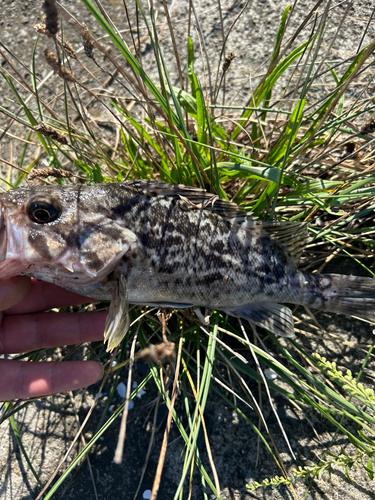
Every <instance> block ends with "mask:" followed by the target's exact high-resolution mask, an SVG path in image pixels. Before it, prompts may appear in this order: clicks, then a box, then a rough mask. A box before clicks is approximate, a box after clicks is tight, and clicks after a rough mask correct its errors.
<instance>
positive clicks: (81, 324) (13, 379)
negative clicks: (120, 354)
mask: <svg viewBox="0 0 375 500" xmlns="http://www.w3.org/2000/svg"><path fill="white" fill-rule="evenodd" d="M89 301H90V299H87V298H85V297H82V296H80V295H77V294H75V293H71V292H68V291H66V290H63V289H62V288H59V287H58V286H56V285H51V284H49V283H44V282H41V281H37V280H35V279H31V280H30V278H28V277H26V276H17V277H15V278H12V279H10V280H6V281H0V356H1V355H2V354H16V353H22V352H29V351H33V350H35V349H41V348H47V347H56V346H61V345H68V344H79V343H81V342H89V341H95V340H102V339H103V331H104V324H105V318H106V315H107V313H106V312H93V313H79V314H71V313H55V312H49V313H45V312H44V311H46V310H49V309H52V308H55V307H66V306H71V305H78V304H83V303H87V302H89ZM102 374H103V368H102V365H101V364H100V363H97V362H95V361H63V362H54V361H53V362H40V363H39V362H36V363H31V362H27V361H16V360H7V359H0V401H9V400H11V399H20V398H21V399H25V398H32V397H34V398H35V397H41V396H46V395H48V394H54V393H58V392H66V391H70V390H74V389H79V388H82V387H86V386H88V385H90V384H93V383H94V382H96V381H97V380H98V379H100V378H101V376H102Z"/></svg>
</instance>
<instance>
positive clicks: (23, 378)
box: [0, 359, 103, 401]
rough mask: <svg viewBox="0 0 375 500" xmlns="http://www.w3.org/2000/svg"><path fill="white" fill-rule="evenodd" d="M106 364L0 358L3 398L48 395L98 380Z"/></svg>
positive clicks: (2, 399) (3, 399) (0, 399)
mask: <svg viewBox="0 0 375 500" xmlns="http://www.w3.org/2000/svg"><path fill="white" fill-rule="evenodd" d="M102 373H103V367H102V365H101V364H100V363H96V362H95V361H63V362H61V363H59V362H55V361H54V362H51V363H29V362H26V361H12V360H7V359H2V360H0V380H1V386H0V401H9V400H10V399H25V398H32V397H40V396H46V395H48V394H54V393H58V392H66V391H70V390H74V389H80V388H82V387H86V386H88V385H90V384H93V383H94V382H96V381H97V380H98V379H99V378H100V377H101V376H102Z"/></svg>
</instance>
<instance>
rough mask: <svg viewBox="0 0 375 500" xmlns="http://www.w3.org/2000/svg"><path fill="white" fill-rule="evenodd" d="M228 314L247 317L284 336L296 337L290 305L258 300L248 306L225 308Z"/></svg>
mask: <svg viewBox="0 0 375 500" xmlns="http://www.w3.org/2000/svg"><path fill="white" fill-rule="evenodd" d="M224 312H226V313H227V314H230V315H232V316H236V317H239V318H243V319H247V320H248V321H250V322H251V323H254V325H257V326H261V327H262V328H265V329H266V330H269V331H270V332H272V333H274V334H275V335H281V336H282V337H290V338H293V337H295V332H294V320H293V316H292V311H291V310H290V309H289V307H286V306H283V305H281V304H274V303H269V302H257V303H254V304H249V305H248V306H241V307H236V308H233V309H225V311H224Z"/></svg>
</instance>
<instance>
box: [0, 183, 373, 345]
mask: <svg viewBox="0 0 375 500" xmlns="http://www.w3.org/2000/svg"><path fill="white" fill-rule="evenodd" d="M0 205H1V210H0V279H7V278H10V277H12V276H15V275H19V274H26V275H29V276H33V277H36V278H38V279H41V280H43V281H48V282H51V283H55V284H57V285H59V286H62V287H63V288H66V289H68V290H71V291H74V292H77V293H80V294H83V295H85V296H88V297H92V298H94V299H108V300H109V299H112V302H113V303H116V307H115V309H114V310H113V311H112V316H111V311H110V316H111V320H110V321H112V327H111V332H112V333H111V334H110V336H111V335H112V336H113V335H115V333H114V330H116V329H118V328H119V324H120V323H121V328H123V329H124V328H125V329H126V324H127V321H125V322H124V321H122V322H121V321H120V316H121V315H122V316H124V315H125V316H126V315H127V307H128V303H131V304H142V305H152V306H171V307H175V308H186V307H192V306H196V307H198V306H206V307H209V308H211V309H217V310H222V311H225V312H227V313H229V314H232V315H234V316H238V317H242V318H245V319H248V320H250V321H252V322H253V323H255V324H257V325H260V326H262V327H265V328H268V329H269V330H271V331H273V332H274V333H276V334H282V335H285V336H293V334H294V328H293V318H292V315H291V312H290V309H289V308H287V307H286V306H284V305H280V303H292V304H301V305H306V306H309V307H312V308H316V309H323V310H327V311H334V312H341V313H344V314H355V315H358V316H363V317H366V318H371V319H373V318H374V317H375V312H374V305H375V281H373V280H372V279H371V278H360V277H353V276H342V275H329V274H326V275H310V274H304V273H302V272H300V271H298V269H297V263H298V259H299V255H300V253H301V251H302V249H303V244H304V242H305V240H306V238H307V230H306V225H304V224H299V223H290V222H286V223H280V224H278V223H272V222H261V221H254V220H250V219H248V218H247V217H246V214H244V213H243V212H240V211H239V210H238V208H237V207H236V205H234V204H231V203H228V202H225V201H223V200H219V199H217V198H215V197H213V196H212V195H210V194H208V193H206V192H205V191H203V190H200V189H195V188H189V187H185V186H180V185H173V184H158V183H154V182H145V181H132V182H127V183H121V184H120V183H113V184H97V185H65V186H36V187H31V188H18V189H15V190H12V191H9V192H7V193H5V194H2V195H1V196H0ZM119 322H120V323H119ZM124 325H125V326H124ZM116 335H117V337H116V338H117V339H118V338H120V337H121V335H118V334H116ZM112 345H113V342H112Z"/></svg>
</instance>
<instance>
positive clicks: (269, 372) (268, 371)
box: [264, 368, 277, 380]
mask: <svg viewBox="0 0 375 500" xmlns="http://www.w3.org/2000/svg"><path fill="white" fill-rule="evenodd" d="M264 375H265V376H266V378H268V380H275V379H276V378H277V373H276V372H275V371H274V370H272V368H266V369H265V370H264Z"/></svg>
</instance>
